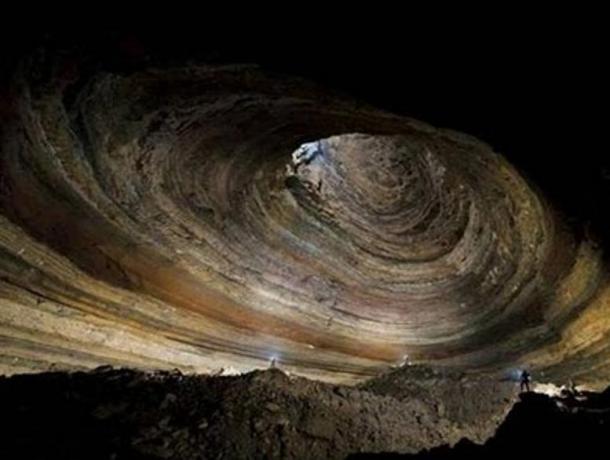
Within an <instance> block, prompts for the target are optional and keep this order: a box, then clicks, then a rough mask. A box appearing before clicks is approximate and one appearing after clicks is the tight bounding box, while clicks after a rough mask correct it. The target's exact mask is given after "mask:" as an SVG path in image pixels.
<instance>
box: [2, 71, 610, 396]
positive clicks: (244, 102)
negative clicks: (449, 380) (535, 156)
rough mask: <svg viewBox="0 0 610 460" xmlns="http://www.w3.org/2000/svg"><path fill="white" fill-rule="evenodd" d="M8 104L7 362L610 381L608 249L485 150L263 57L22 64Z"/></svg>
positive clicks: (339, 377)
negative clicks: (97, 66)
mask: <svg viewBox="0 0 610 460" xmlns="http://www.w3.org/2000/svg"><path fill="white" fill-rule="evenodd" d="M34 69H38V70H39V72H37V73H36V74H35V73H34V72H33V70H34ZM41 69H43V70H44V71H42V70H41ZM11 94H12V96H11V98H10V100H9V101H8V103H7V104H6V107H7V109H6V110H3V112H2V120H1V122H2V134H1V149H2V155H1V157H0V187H1V194H0V211H1V212H0V307H1V308H0V331H1V332H0V334H1V337H2V342H3V347H2V352H1V356H0V370H1V371H2V372H3V373H16V372H29V371H36V370H41V369H46V368H48V367H49V366H50V365H51V364H53V366H55V367H56V368H60V369H77V368H88V367H93V366H96V365H98V364H104V363H110V364H114V365H123V366H134V367H140V368H157V369H171V368H179V369H182V370H183V371H189V372H190V371H193V372H209V371H217V370H218V369H219V368H223V369H224V370H225V371H226V372H232V371H246V370H251V369H256V368H261V367H266V366H267V365H268V362H269V360H270V359H272V357H274V358H275V359H276V360H277V361H278V362H279V363H281V366H282V367H283V368H284V369H287V370H290V371H293V372H295V373H298V374H300V375H304V376H309V377H313V378H319V379H323V380H327V381H335V382H356V381H360V380H363V379H365V378H367V377H370V376H372V375H375V374H377V373H378V372H379V371H380V370H381V369H386V368H388V366H391V365H393V364H396V363H400V362H401V361H402V360H403V359H404V356H408V357H409V360H411V361H414V362H428V363H436V364H443V365H452V366H458V367H462V368H467V369H475V370H476V369H480V370H495V369H501V368H504V367H508V366H517V365H519V363H522V362H527V363H528V364H529V365H531V366H535V367H536V368H538V369H541V370H544V372H545V375H547V376H548V377H549V378H552V379H562V378H564V376H565V375H567V374H570V375H571V376H572V377H575V378H577V379H580V382H582V383H589V384H593V385H595V384H599V383H601V382H604V381H605V380H606V379H607V377H608V366H607V365H606V363H607V357H608V350H607V348H608V347H607V340H606V338H607V331H608V326H609V325H610V323H609V322H610V311H608V309H609V308H610V306H609V303H608V294H607V292H608V286H607V281H606V279H605V276H604V270H605V269H604V267H603V265H602V262H601V257H600V253H599V249H598V248H596V247H595V245H594V244H592V243H591V242H590V241H587V240H581V239H579V238H577V237H575V236H574V235H572V234H571V233H570V231H568V229H567V227H566V226H564V225H563V223H562V220H561V218H560V216H558V215H557V214H556V213H555V212H554V211H553V209H552V206H551V205H550V204H549V203H547V202H546V201H545V199H544V198H543V196H542V194H541V193H540V192H539V191H538V190H536V189H535V188H534V187H533V186H532V185H531V184H529V183H528V182H527V181H526V180H525V179H524V178H523V177H522V176H521V175H520V174H519V173H518V172H517V171H516V170H515V169H514V168H513V167H511V165H510V164H509V163H508V162H507V161H506V160H505V159H504V158H503V157H502V156H500V155H499V154H497V153H495V152H494V151H493V150H492V149H491V148H490V147H489V146H487V145H486V144H484V143H482V142H480V141H478V140H477V139H474V138H472V137H469V136H466V135H464V134H460V133H456V132H452V131H448V130H443V129H435V128H432V127H430V126H428V125H425V124H423V123H420V122H416V121H414V120H411V119H405V118H401V117H398V116H394V115H391V114H388V113H385V112H381V111H379V110H376V109H373V108H370V107H366V106H363V105H362V104H356V103H354V102H352V101H349V100H345V99H342V98H339V97H336V96H334V95H332V94H327V93H325V92H322V91H321V90H319V89H318V88H316V87H314V86H312V85H309V84H307V83H303V82H302V81H291V80H289V79H285V78H277V77H270V76H266V75H264V74H263V73H262V72H260V71H259V70H258V69H256V68H253V67H247V66H215V67H214V66H203V67H202V66H199V67H195V66H190V67H183V68H179V67H172V68H150V69H140V70H130V71H118V70H115V71H112V70H108V69H107V70H103V71H102V70H97V71H96V72H82V74H80V75H78V76H76V77H74V78H72V79H66V77H65V72H62V64H61V62H55V63H53V64H52V65H51V64H49V63H45V64H36V66H34V64H29V65H28V64H24V66H23V67H22V69H21V71H20V72H18V73H17V74H16V75H15V78H14V81H13V89H12V92H11Z"/></svg>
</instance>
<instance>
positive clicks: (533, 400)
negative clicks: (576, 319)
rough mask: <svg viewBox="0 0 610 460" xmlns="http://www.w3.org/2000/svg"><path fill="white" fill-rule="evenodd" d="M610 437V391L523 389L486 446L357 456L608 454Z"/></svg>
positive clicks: (432, 459)
mask: <svg viewBox="0 0 610 460" xmlns="http://www.w3.org/2000/svg"><path fill="white" fill-rule="evenodd" d="M609 435H610V390H606V391H605V392H603V393H580V394H577V395H575V394H573V393H564V394H563V395H560V396H558V397H548V396H546V395H543V394H538V393H523V394H521V398H520V401H519V402H518V403H517V404H515V406H514V408H513V409H512V410H511V412H510V413H509V414H508V416H507V417H506V420H505V421H504V422H503V423H502V425H501V426H500V427H499V429H498V431H497V433H496V434H495V435H494V436H493V437H492V438H491V439H489V440H488V441H487V442H485V443H484V444H482V445H481V444H476V443H473V442H472V441H470V440H468V439H463V440H461V441H460V442H459V443H458V444H457V445H455V446H453V447H451V446H448V445H445V446H440V447H437V448H434V449H430V450H426V451H422V452H420V453H418V454H412V455H400V454H396V453H385V454H355V455H352V456H350V457H349V458H350V459H351V460H366V459H377V460H380V459H396V460H397V459H423V460H436V459H462V458H467V459H470V460H472V459H475V460H476V459H505V458H506V459H508V458H511V459H515V458H527V459H529V458H579V459H589V458H605V457H606V456H607V454H606V452H607V443H608V436H609Z"/></svg>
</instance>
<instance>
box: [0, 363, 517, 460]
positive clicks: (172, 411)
mask: <svg viewBox="0 0 610 460" xmlns="http://www.w3.org/2000/svg"><path fill="white" fill-rule="evenodd" d="M515 396H516V388H515V385H514V383H512V382H506V381H499V380H498V379H494V378H484V377H477V378H474V377H473V378H467V376H465V375H464V374H460V373H457V372H451V371H443V370H440V369H428V368H422V367H417V366H416V367H405V368H402V369H398V370H396V371H394V372H391V373H389V374H387V375H384V376H381V377H379V378H377V379H375V380H372V381H369V382H368V383H366V384H364V385H361V386H360V387H346V386H338V385H332V384H325V383H321V382H314V381H310V380H307V379H304V378H299V377H293V376H289V375H286V374H285V373H283V372H282V371H280V370H273V369H272V370H267V371H255V372H252V373H249V374H245V375H239V376H226V377H219V376H218V377H215V376H191V375H189V376H187V375H182V374H180V373H178V372H176V373H167V372H166V373H155V374H147V373H142V372H137V371H131V370H114V369H111V368H100V369H97V370H95V371H93V372H88V373H85V372H76V373H59V372H58V373H46V374H38V375H21V376H13V377H10V378H0V407H2V413H3V424H4V425H5V426H4V428H3V430H2V433H3V442H2V443H1V445H0V458H2V459H17V458H24V459H25V458H27V459H29V460H35V459H50V458H52V459H59V458H61V459H85V458H87V459H125V458H129V459H220V458H226V459H234V458H235V459H237V458H239V459H242V458H257V459H258V458H283V459H326V458H345V457H347V456H349V455H350V454H356V453H359V452H366V453H375V452H378V453H380V452H401V453H416V452H418V451H421V450H422V449H424V448H430V447H434V446H439V445H442V444H444V443H449V444H455V443H456V442H458V441H459V440H460V439H461V438H463V437H468V438H470V439H474V440H476V441H483V440H485V439H486V438H487V437H489V436H491V435H492V434H493V433H494V431H495V429H496V427H497V425H498V424H499V423H500V421H501V420H502V419H503V418H504V416H505V414H506V413H507V411H508V410H509V409H510V407H511V406H512V404H513V401H514V399H515Z"/></svg>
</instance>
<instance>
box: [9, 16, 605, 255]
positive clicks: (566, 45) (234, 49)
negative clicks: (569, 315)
mask: <svg viewBox="0 0 610 460" xmlns="http://www.w3.org/2000/svg"><path fill="white" fill-rule="evenodd" d="M325 13H326V12H325ZM449 13H450V14H448V15H446V16H445V17H444V18H440V17H437V15H434V14H433V15H432V16H430V15H428V16H426V15H424V16H418V15H413V16H410V15H408V14H405V13H402V14H401V15H398V14H396V15H395V14H393V13H392V12H388V13H385V14H377V13H371V17H370V18H368V17H367V12H365V14H364V15H363V16H364V17H363V18H362V19H363V20H361V21H354V20H353V19H352V18H350V17H347V16H345V17H342V16H341V14H339V15H337V16H336V17H331V16H326V15H324V16H322V15H321V16H317V15H316V14H315V12H314V14H313V15H310V16H313V17H300V16H299V14H300V12H298V11H296V15H295V14H293V15H292V16H291V17H290V20H275V19H274V18H273V17H272V16H271V15H270V16H269V17H267V18H266V20H265V21H260V20H259V19H258V18H256V19H254V18H251V19H250V18H248V17H247V15H246V17H245V18H241V19H239V20H237V19H234V18H232V17H230V18H229V19H230V20H229V21H227V16H226V14H225V16H222V15H220V16H219V17H218V20H216V19H215V18H214V17H213V16H210V14H209V13H208V14H207V15H202V16H197V15H194V16H191V17H190V19H189V20H184V18H180V19H179V20H175V18H174V17H173V16H171V15H170V18H169V19H168V22H167V24H164V23H162V22H159V18H155V21H153V20H149V19H144V18H139V20H138V21H134V22H131V21H130V20H127V19H126V20H125V21H124V22H123V25H120V26H118V25H114V26H110V25H104V26H96V25H89V24H87V25H86V26H85V25H83V24H81V23H79V22H78V21H71V22H68V23H66V25H64V23H61V24H60V23H52V22H50V23H47V24H45V25H44V26H43V27H32V28H31V29H27V28H26V29H23V28H20V29H19V30H18V31H17V32H14V31H8V30H5V31H3V32H2V34H3V35H2V37H1V38H3V40H2V42H3V48H4V50H3V56H4V58H3V61H4V65H3V66H2V68H3V69H4V70H7V69H10V68H12V67H13V66H14V63H15V62H17V61H18V60H19V58H20V57H21V56H23V55H26V54H28V52H30V51H31V50H32V49H35V48H36V47H39V46H41V45H42V46H44V47H46V48H47V49H51V50H53V49H57V50H61V51H60V52H61V53H62V54H64V53H67V52H68V51H66V50H74V49H77V50H79V51H78V52H80V53H82V54H85V55H86V56H88V58H89V59H90V61H92V62H95V65H100V66H103V65H106V63H108V62H112V63H113V65H116V66H119V67H127V68H137V67H138V66H140V65H144V64H146V65H149V64H150V63H161V62H163V63H167V62H175V63H184V62H185V61H186V62H254V63H257V64H259V65H261V66H262V67H264V68H266V69H268V70H270V71H275V72H280V73H284V74H291V75H297V76H301V77H305V78H307V79H310V80H314V81H316V82H319V83H320V84H322V85H323V86H326V87H329V88H330V89H334V90H335V91H339V92H342V93H344V94H347V95H349V96H352V97H354V98H357V99H359V100H362V101H364V102H368V103H370V104H372V105H375V106H378V107H380V108H383V109H386V110H389V111H392V112H395V113H398V114H403V115H408V116H412V117H414V118H417V119H420V120H422V121H425V122H428V123H430V124H432V125H435V126H439V127H447V128H451V129H456V130H459V131H463V132H466V133H468V134H472V135H474V136H476V137H479V138H480V139H482V140H484V141H486V142H488V143H489V144H490V145H491V146H493V147H494V148H495V149H496V150H497V151H499V152H500V153H503V154H504V155H506V156H507V157H508V158H509V159H510V160H511V161H512V162H513V164H514V165H516V166H517V167H518V168H519V169H520V170H521V171H522V172H523V173H524V174H525V175H526V177H528V178H529V179H531V181H532V182H534V183H535V184H537V185H538V186H539V187H541V188H542V190H543V191H544V193H545V194H546V195H547V196H548V197H549V198H551V200H552V201H553V202H554V203H555V205H557V206H558V208H559V209H560V210H561V211H562V212H563V213H564V214H565V215H566V216H567V217H568V221H570V222H572V223H575V224H576V226H577V227H582V226H583V225H582V224H585V225H587V226H588V224H589V223H590V224H591V225H590V228H591V230H593V232H594V233H596V234H597V235H598V236H600V237H601V238H602V239H603V240H604V242H605V243H609V242H610V217H607V214H608V213H607V212H606V211H607V210H606V197H607V196H609V195H610V157H609V155H608V148H607V146H606V143H605V142H604V129H605V127H606V124H607V119H608V116H607V115H606V113H605V110H606V107H607V106H608V102H609V101H608V90H607V84H606V82H607V81H608V72H607V70H606V69H605V67H606V66H605V62H604V61H605V60H606V57H607V46H606V45H605V43H606V42H607V41H608V40H607V39H608V37H607V33H606V31H605V30H604V28H603V27H602V25H601V24H598V22H599V21H598V20H597V17H599V18H600V19H601V17H600V16H599V15H597V16H596V14H595V12H590V14H588V15H582V14H577V13H576V12H571V11H569V12H567V13H566V15H564V16H563V17H560V18H558V17H556V15H554V14H551V13H550V12H543V14H542V15H540V16H537V17H536V16H535V15H533V14H531V13H532V12H531V11H530V12H528V14H523V15H522V14H519V13H517V14H516V15H515V16H514V17H513V16H511V15H509V14H506V15H504V14H503V15H502V16H495V17H493V18H492V19H489V20H483V19H479V18H478V17H476V16H472V17H470V18H469V21H464V20H463V19H462V18H458V17H455V18H454V17H453V16H452V12H449ZM499 17H503V18H505V19H506V20H505V21H504V22H500V21H499V20H498V18H499ZM297 18H298V19H299V20H298V21H296V20H295V19H297ZM471 22H472V24H471ZM49 24H50V25H49ZM15 34H16V35H17V36H15Z"/></svg>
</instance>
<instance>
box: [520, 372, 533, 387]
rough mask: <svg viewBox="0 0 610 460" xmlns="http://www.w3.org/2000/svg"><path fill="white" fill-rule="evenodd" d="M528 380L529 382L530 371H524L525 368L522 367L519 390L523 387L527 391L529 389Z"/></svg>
mask: <svg viewBox="0 0 610 460" xmlns="http://www.w3.org/2000/svg"><path fill="white" fill-rule="evenodd" d="M530 382H531V376H530V373H529V372H528V371H526V370H525V369H523V370H522V371H521V383H520V387H521V392H523V389H524V388H525V391H527V392H529V391H530Z"/></svg>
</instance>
